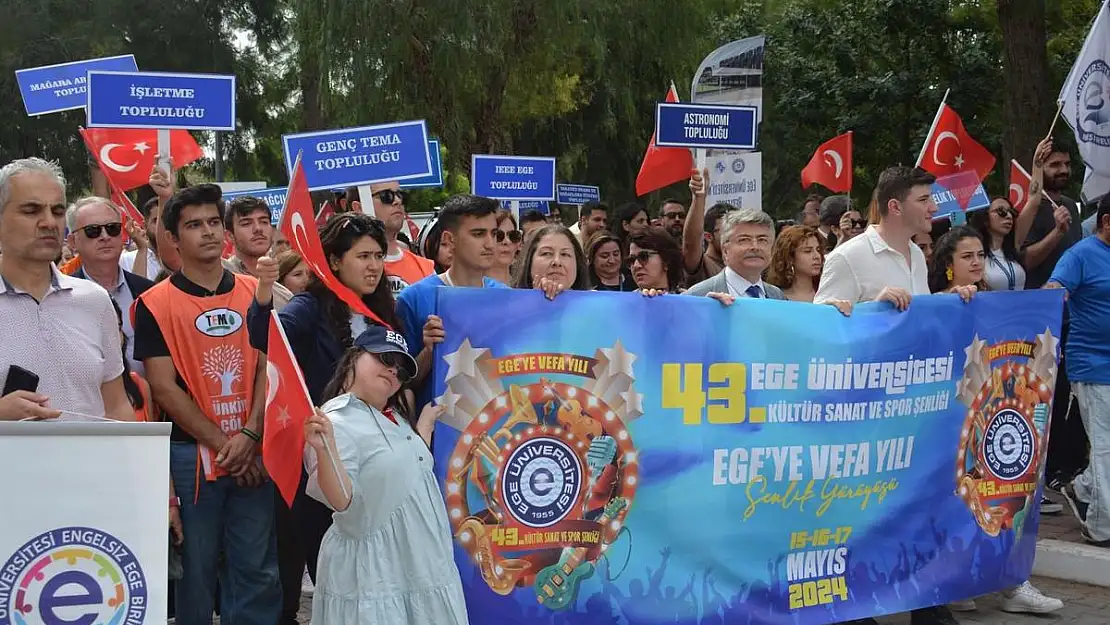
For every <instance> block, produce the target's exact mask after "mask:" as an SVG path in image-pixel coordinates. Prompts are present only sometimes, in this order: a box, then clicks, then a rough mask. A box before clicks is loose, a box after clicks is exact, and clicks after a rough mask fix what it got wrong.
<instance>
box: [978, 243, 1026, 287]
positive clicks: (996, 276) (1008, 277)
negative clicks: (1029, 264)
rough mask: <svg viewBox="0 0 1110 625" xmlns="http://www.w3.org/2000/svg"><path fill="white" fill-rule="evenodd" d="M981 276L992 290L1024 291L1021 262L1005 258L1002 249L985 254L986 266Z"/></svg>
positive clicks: (1023, 275) (1023, 272) (1023, 273)
mask: <svg viewBox="0 0 1110 625" xmlns="http://www.w3.org/2000/svg"><path fill="white" fill-rule="evenodd" d="M986 269H987V270H986V272H985V273H984V274H983V276H984V277H985V278H986V280H987V286H989V287H990V288H991V290H992V291H1024V290H1025V268H1024V267H1022V266H1021V263H1017V262H1014V261H1012V260H1007V259H1006V256H1005V255H1004V254H1003V253H1002V250H991V251H990V253H988V254H987V267H986Z"/></svg>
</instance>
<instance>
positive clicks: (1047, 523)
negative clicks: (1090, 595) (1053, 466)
mask: <svg viewBox="0 0 1110 625" xmlns="http://www.w3.org/2000/svg"><path fill="white" fill-rule="evenodd" d="M1051 497H1052V499H1053V500H1054V501H1059V502H1061V503H1063V501H1064V498H1063V497H1062V496H1061V495H1059V494H1053V495H1051ZM1037 536H1038V537H1039V538H1055V539H1056V540H1066V541H1068V542H1072V543H1081V542H1083V537H1082V536H1080V534H1079V521H1078V520H1077V519H1076V518H1075V515H1073V514H1072V513H1071V510H1069V509H1068V506H1067V504H1066V503H1065V504H1064V511H1063V512H1061V513H1060V514H1057V515H1047V514H1042V515H1041V528H1040V530H1038V531H1037ZM1106 621H1107V622H1108V623H1110V615H1108V616H1107V619H1106Z"/></svg>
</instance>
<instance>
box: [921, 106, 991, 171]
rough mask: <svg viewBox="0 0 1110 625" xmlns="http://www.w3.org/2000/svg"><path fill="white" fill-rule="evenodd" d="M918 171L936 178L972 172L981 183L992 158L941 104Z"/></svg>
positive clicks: (959, 121) (927, 138)
mask: <svg viewBox="0 0 1110 625" xmlns="http://www.w3.org/2000/svg"><path fill="white" fill-rule="evenodd" d="M921 168H922V169H924V170H925V171H927V172H929V173H931V174H933V175H934V176H936V177H937V178H943V177H945V176H951V175H953V174H958V173H960V172H963V171H974V172H975V173H976V174H977V175H978V176H979V182H982V181H983V179H985V178H986V177H987V175H988V174H990V173H991V170H992V169H994V155H993V154H991V153H990V150H988V149H987V148H985V147H983V146H982V145H980V144H979V142H978V141H976V140H975V139H973V138H972V137H971V135H970V134H968V132H967V129H966V128H964V122H963V120H962V119H960V116H959V115H958V114H957V113H956V111H954V110H953V109H952V107H950V106H948V105H947V104H941V107H940V114H939V115H937V121H936V123H935V124H934V125H933V130H932V132H931V133H930V134H929V136H928V137H926V138H925V151H924V153H923V155H922V158H921Z"/></svg>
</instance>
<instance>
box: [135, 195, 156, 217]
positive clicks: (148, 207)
mask: <svg viewBox="0 0 1110 625" xmlns="http://www.w3.org/2000/svg"><path fill="white" fill-rule="evenodd" d="M155 208H158V196H157V195H156V196H154V197H152V198H150V199H149V200H147V201H145V202H143V205H142V206H140V207H139V212H140V213H142V214H143V219H150V214H151V213H153V212H154V209H155Z"/></svg>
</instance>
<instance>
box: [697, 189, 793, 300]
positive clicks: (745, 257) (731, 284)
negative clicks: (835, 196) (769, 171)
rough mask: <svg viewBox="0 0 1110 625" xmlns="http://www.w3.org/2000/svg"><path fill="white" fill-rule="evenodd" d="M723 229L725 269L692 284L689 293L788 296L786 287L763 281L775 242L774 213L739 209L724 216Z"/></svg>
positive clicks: (754, 209)
mask: <svg viewBox="0 0 1110 625" xmlns="http://www.w3.org/2000/svg"><path fill="white" fill-rule="evenodd" d="M720 231H721V237H722V240H721V251H722V252H723V255H724V260H725V268H724V270H723V271H721V272H720V273H718V274H717V275H715V276H713V277H711V278H709V279H707V280H702V281H701V282H699V283H697V284H695V285H694V286H692V287H690V289H689V290H687V291H686V295H698V296H702V297H705V296H710V295H712V296H713V297H714V299H721V298H722V297H721V296H728V299H737V298H741V297H754V298H760V299H786V296H785V295H783V294H782V289H780V288H779V287H777V286H775V285H773V284H767V283H765V282H763V272H764V271H765V270H766V269H767V266H768V265H770V264H771V248H772V247H773V246H774V244H775V221H774V220H773V219H771V216H770V215H768V214H767V213H765V212H763V211H761V210H759V209H757V208H742V209H740V210H735V211H732V212H729V213H726V214H725V216H724V217H722V218H721V226H720Z"/></svg>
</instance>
